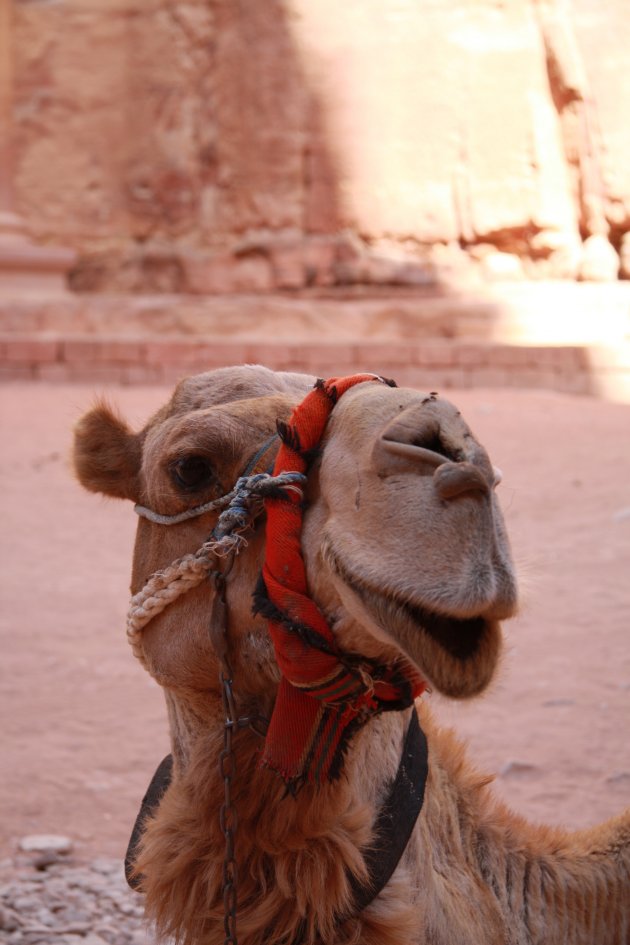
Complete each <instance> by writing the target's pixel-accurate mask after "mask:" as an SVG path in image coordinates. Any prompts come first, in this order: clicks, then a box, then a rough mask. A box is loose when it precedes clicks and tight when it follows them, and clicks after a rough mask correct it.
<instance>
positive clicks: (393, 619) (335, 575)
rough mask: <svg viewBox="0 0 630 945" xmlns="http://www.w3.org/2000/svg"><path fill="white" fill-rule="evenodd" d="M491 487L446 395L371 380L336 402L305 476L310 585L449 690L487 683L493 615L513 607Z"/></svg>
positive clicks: (487, 468)
mask: <svg viewBox="0 0 630 945" xmlns="http://www.w3.org/2000/svg"><path fill="white" fill-rule="evenodd" d="M494 484H495V471H494V470H493V467H492V465H491V463H490V461H489V459H488V456H487V454H486V452H485V450H483V448H482V447H481V446H480V445H479V444H478V443H477V442H476V440H475V439H474V437H473V435H472V433H471V431H470V430H469V428H468V427H467V425H466V424H465V423H464V421H463V420H462V418H461V416H460V414H459V411H458V410H457V409H456V408H455V407H454V406H453V405H452V404H450V403H449V402H448V401H445V400H442V399H441V398H439V397H433V396H425V395H422V394H419V393H416V392H413V391H410V390H403V389H392V388H387V387H385V388H383V387H381V386H380V385H376V384H375V385H370V384H364V385H359V386H358V387H357V388H355V389H354V390H351V391H349V392H348V393H347V394H345V395H344V397H343V398H342V399H341V400H340V401H339V403H338V404H337V406H336V407H335V409H334V411H333V413H332V416H331V419H330V421H329V425H328V430H327V437H326V440H325V442H324V449H323V453H322V457H321V464H320V466H319V469H318V471H317V475H316V480H315V481H314V482H313V484H312V490H313V493H314V494H313V500H314V501H313V503H312V506H311V510H310V512H309V513H308V515H307V518H306V521H305V529H304V538H303V544H304V547H305V549H306V560H307V562H308V564H309V565H310V568H309V576H310V579H311V581H312V583H313V584H314V585H316V586H317V587H318V593H319V594H322V595H324V594H325V593H326V592H325V590H324V588H325V587H326V586H327V585H329V586H331V587H333V588H334V590H335V592H336V593H337V595H338V596H339V599H340V601H341V602H342V604H343V607H344V608H345V610H346V611H347V613H348V614H350V615H352V617H353V618H354V620H355V621H356V623H358V624H359V625H360V626H361V627H363V628H366V629H368V630H369V632H370V633H372V634H373V635H374V637H376V638H377V639H378V640H379V641H381V642H382V643H383V644H392V643H393V644H394V645H395V646H396V647H397V648H399V649H400V650H402V651H403V653H404V654H405V656H407V658H408V659H410V660H411V661H412V662H413V663H414V664H415V665H416V666H417V667H418V669H419V670H420V672H421V673H422V674H423V675H424V676H425V677H426V678H427V679H428V680H429V682H430V683H431V684H432V685H433V686H434V687H435V688H437V689H439V690H440V691H441V692H443V693H444V694H446V695H449V696H451V697H462V696H469V695H474V694H475V693H477V692H479V691H481V690H482V689H483V688H484V687H485V686H486V685H487V683H488V682H489V680H490V678H491V676H492V672H493V670H494V668H495V666H496V661H497V658H498V654H499V649H500V642H501V633H500V629H499V625H498V620H500V619H504V618H506V617H509V616H511V615H512V614H513V613H514V610H515V607H516V585H515V580H514V575H513V570H512V564H511V560H510V552H509V546H508V542H507V539H506V535H505V529H504V525H503V518H502V515H501V512H500V509H499V507H498V503H497V500H496V496H495V494H494ZM320 563H321V566H320ZM341 623H342V626H343V625H344V623H345V621H341ZM340 632H341V633H343V629H342V630H340ZM348 636H349V640H348V644H350V643H351V641H352V642H354V636H353V634H352V633H351V632H350V633H348ZM355 645H357V644H356V643H355ZM379 655H381V654H379Z"/></svg>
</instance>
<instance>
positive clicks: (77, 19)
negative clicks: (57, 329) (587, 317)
mask: <svg viewBox="0 0 630 945" xmlns="http://www.w3.org/2000/svg"><path fill="white" fill-rule="evenodd" d="M14 19H15V54H16V66H15V71H16V82H15V86H16V88H15V110H14V117H15V135H16V144H17V152H18V161H17V168H16V181H15V184H16V192H17V200H18V207H19V210H20V211H21V212H22V213H23V215H24V216H25V217H26V218H27V220H28V222H29V223H30V226H31V228H32V230H33V232H34V233H35V234H36V235H37V236H38V237H39V238H41V239H43V240H46V241H51V242H55V241H59V242H63V243H66V244H69V245H72V246H74V247H75V248H76V249H77V250H78V251H79V254H80V260H79V263H78V265H77V267H76V269H75V271H74V273H73V284H74V287H75V288H77V289H80V290H81V289H83V290H116V291H120V290H124V291H143V292H147V291H187V292H200V293H205V292H230V291H240V292H242V291H266V290H271V289H277V288H281V289H287V290H289V289H291V290H298V289H302V288H304V287H307V286H322V287H325V286H333V285H346V286H347V285H355V284H369V285H380V284H386V285H391V284H398V285H400V284H402V285H412V286H425V285H427V284H429V285H433V284H435V282H440V281H444V282H452V280H453V279H459V280H467V279H473V280H474V279H477V278H478V277H479V275H480V274H481V275H482V276H484V277H488V278H497V277H498V278H504V277H508V278H522V277H524V276H526V277H532V278H536V277H548V276H554V277H558V276H560V277H566V278H586V279H610V278H616V277H617V272H618V269H619V254H621V258H622V274H625V275H628V274H630V260H626V258H625V257H626V255H628V249H629V248H630V247H628V246H627V241H626V237H625V234H626V232H627V231H629V230H630V163H629V162H628V161H627V160H626V159H625V153H626V151H627V150H628V149H629V148H630V125H629V124H628V122H627V121H624V116H627V115H628V114H630V75H629V74H628V71H627V70H626V69H625V68H624V56H625V49H626V47H627V44H628V41H629V40H630V4H628V2H627V0H609V2H607V3H606V4H602V3H601V0H573V2H572V3H569V0H509V2H506V0H504V2H502V0H476V2H475V3H474V4H470V3H469V2H467V0H452V2H449V3H444V2H442V0H346V2H345V3H343V4H340V3H339V2H338V0H286V2H282V0H265V2H264V3H262V2H260V0H241V2H239V3H234V2H232V0H58V2H55V3H47V2H41V0H15V2H14Z"/></svg>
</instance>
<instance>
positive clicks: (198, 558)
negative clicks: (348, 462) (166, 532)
mask: <svg viewBox="0 0 630 945" xmlns="http://www.w3.org/2000/svg"><path fill="white" fill-rule="evenodd" d="M305 480H306V477H305V476H303V475H302V474H300V473H295V472H286V473H280V474H279V475H278V476H270V475H268V474H267V473H256V474H255V475H253V476H242V477H241V478H240V479H238V480H237V482H236V485H235V486H234V489H232V491H231V492H229V493H228V494H227V495H226V496H223V497H222V498H221V499H217V500H215V503H208V506H210V505H213V506H214V507H215V508H216V507H217V505H224V504H225V502H224V500H229V504H228V506H227V508H225V510H224V511H223V512H222V513H221V515H220V516H219V519H218V522H217V524H216V527H215V529H214V531H213V532H212V535H211V536H210V538H208V539H207V541H204V542H203V544H202V545H200V547H199V548H198V549H197V550H196V551H193V552H190V553H189V554H186V555H183V556H182V557H181V558H177V559H176V560H175V561H173V562H172V563H171V564H170V565H168V567H166V568H163V569H162V570H160V571H155V572H154V573H153V574H152V575H151V577H149V578H148V580H147V581H146V583H145V585H144V587H143V588H142V589H141V590H140V591H138V593H137V594H134V595H133V597H132V598H131V601H130V602H129V610H128V612H127V640H128V641H129V644H130V646H131V649H132V650H133V654H134V656H135V657H136V658H137V659H138V660H140V662H141V663H142V664H143V666H145V667H146V661H145V659H144V654H143V651H142V645H141V633H142V630H143V629H144V627H146V625H147V624H148V623H149V622H150V621H151V620H153V618H154V617H156V616H157V615H158V614H161V613H162V611H163V610H165V609H166V608H167V607H168V605H169V604H172V603H173V601H175V600H177V598H178V597H181V595H182V594H185V593H186V592H187V591H190V590H192V589H193V588H194V587H197V586H198V585H199V584H201V582H202V581H203V580H204V579H205V578H206V576H207V575H208V572H209V571H211V570H212V566H213V564H214V562H215V560H216V558H223V557H226V556H227V555H229V554H238V553H239V552H240V551H241V550H242V549H243V548H244V547H245V546H246V545H247V539H246V538H245V537H244V536H243V532H244V531H245V530H246V529H247V528H248V527H249V526H250V525H251V524H252V523H253V522H254V520H255V519H256V518H257V517H258V516H259V515H260V513H261V512H262V511H263V500H264V499H265V498H266V497H268V496H271V495H274V496H275V497H276V498H277V497H278V496H279V495H281V494H283V493H285V492H286V491H291V492H295V493H296V494H298V495H299V497H301V496H302V488H301V487H302V485H303V483H304V482H305ZM198 508H200V507H198ZM146 511H151V510H146V509H144V508H143V509H142V512H141V513H140V514H143V515H144V513H145V512H146ZM198 514H200V513H198ZM151 516H152V517H151V520H152V521H158V520H159V518H161V516H158V515H157V513H153V512H152V513H151ZM144 517H148V516H146V515H144ZM182 520H183V519H182ZM169 524H172V523H171V522H169Z"/></svg>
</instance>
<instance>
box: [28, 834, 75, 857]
mask: <svg viewBox="0 0 630 945" xmlns="http://www.w3.org/2000/svg"><path fill="white" fill-rule="evenodd" d="M19 847H20V850H23V851H24V852H25V853H50V852H54V853H70V852H71V851H72V840H71V839H70V838H69V837H61V836H57V834H54V833H37V834H32V835H31V836H29V837H22V839H21V840H20V843H19Z"/></svg>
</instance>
